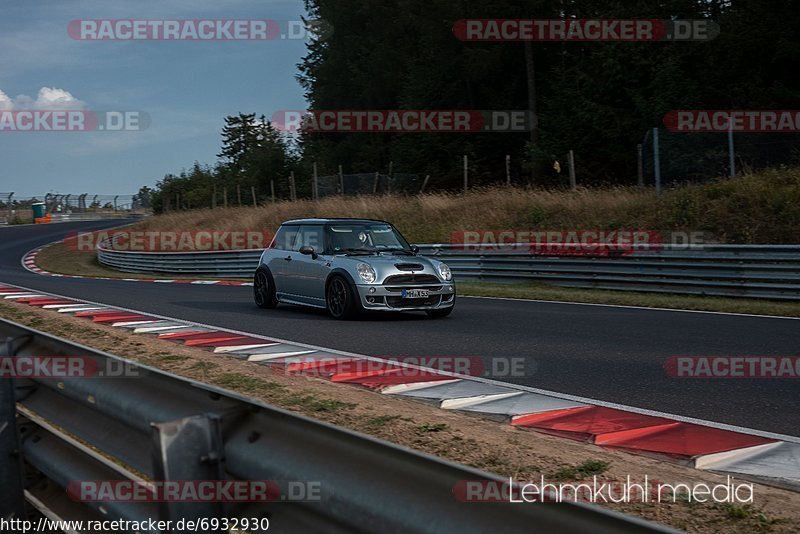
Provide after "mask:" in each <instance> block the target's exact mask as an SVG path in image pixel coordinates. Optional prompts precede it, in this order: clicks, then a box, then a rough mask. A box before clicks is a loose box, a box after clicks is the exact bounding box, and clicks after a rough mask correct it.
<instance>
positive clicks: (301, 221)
mask: <svg viewBox="0 0 800 534" xmlns="http://www.w3.org/2000/svg"><path fill="white" fill-rule="evenodd" d="M363 222H368V223H382V224H389V223H388V222H386V221H381V220H378V219H354V218H328V219H293V220H291V221H284V222H282V223H281V226H285V225H287V224H300V225H303V224H329V223H363Z"/></svg>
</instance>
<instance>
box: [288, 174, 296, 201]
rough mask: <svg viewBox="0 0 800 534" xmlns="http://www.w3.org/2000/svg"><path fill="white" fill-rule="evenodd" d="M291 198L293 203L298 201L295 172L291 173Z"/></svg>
mask: <svg viewBox="0 0 800 534" xmlns="http://www.w3.org/2000/svg"><path fill="white" fill-rule="evenodd" d="M289 198H290V199H291V200H292V202H294V201H295V200H297V190H296V189H295V187H294V171H292V172H290V173H289Z"/></svg>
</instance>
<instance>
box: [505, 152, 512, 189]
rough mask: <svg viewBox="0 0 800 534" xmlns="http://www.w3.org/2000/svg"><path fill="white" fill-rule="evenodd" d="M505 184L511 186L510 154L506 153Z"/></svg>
mask: <svg viewBox="0 0 800 534" xmlns="http://www.w3.org/2000/svg"><path fill="white" fill-rule="evenodd" d="M506 185H507V186H511V155H510V154H506Z"/></svg>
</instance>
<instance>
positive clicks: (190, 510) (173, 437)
mask: <svg viewBox="0 0 800 534" xmlns="http://www.w3.org/2000/svg"><path fill="white" fill-rule="evenodd" d="M152 440H153V441H152V443H153V467H154V473H155V478H156V480H158V481H182V482H183V483H192V482H199V481H207V480H212V481H214V480H224V479H225V465H224V461H225V458H224V445H223V439H222V421H221V418H220V417H219V416H218V415H215V414H205V415H195V416H191V417H186V418H184V419H179V420H177V421H169V422H166V423H153V424H152ZM222 517H227V514H226V505H225V503H223V502H209V501H201V502H183V501H168V502H163V503H161V519H162V520H168V519H169V520H172V521H173V522H176V521H178V520H180V519H187V520H189V519H192V520H197V519H204V518H207V519H213V518H222ZM207 532H213V531H211V530H207ZM218 532H222V530H218Z"/></svg>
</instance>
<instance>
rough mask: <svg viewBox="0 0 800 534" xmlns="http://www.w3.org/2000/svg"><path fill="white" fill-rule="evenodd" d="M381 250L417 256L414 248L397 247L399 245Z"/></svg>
mask: <svg viewBox="0 0 800 534" xmlns="http://www.w3.org/2000/svg"><path fill="white" fill-rule="evenodd" d="M381 252H391V253H392V254H404V255H406V256H415V255H416V254H414V251H413V250H409V249H407V248H397V247H394V248H391V247H389V248H385V249H383V250H381Z"/></svg>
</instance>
